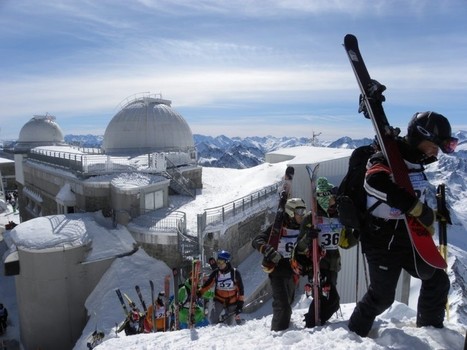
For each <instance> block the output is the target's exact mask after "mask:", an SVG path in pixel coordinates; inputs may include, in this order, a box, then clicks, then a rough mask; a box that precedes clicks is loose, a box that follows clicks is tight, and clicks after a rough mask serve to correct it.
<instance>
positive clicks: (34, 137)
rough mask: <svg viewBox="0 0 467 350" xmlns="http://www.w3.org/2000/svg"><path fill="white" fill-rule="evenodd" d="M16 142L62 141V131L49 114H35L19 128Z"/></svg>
mask: <svg viewBox="0 0 467 350" xmlns="http://www.w3.org/2000/svg"><path fill="white" fill-rule="evenodd" d="M18 142H32V143H37V142H39V143H42V142H48V143H49V142H52V143H54V142H60V143H63V142H65V141H64V138H63V132H62V129H60V126H58V124H57V123H56V122H55V117H53V116H51V115H44V116H40V115H35V116H34V117H32V118H31V120H30V121H28V122H27V123H26V124H24V126H23V127H22V128H21V131H20V132H19V137H18Z"/></svg>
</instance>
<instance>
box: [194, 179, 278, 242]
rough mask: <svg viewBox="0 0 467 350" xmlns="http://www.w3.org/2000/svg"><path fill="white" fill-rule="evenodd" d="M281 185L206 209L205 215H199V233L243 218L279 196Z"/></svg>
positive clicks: (268, 187) (274, 185)
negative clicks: (213, 226) (247, 213)
mask: <svg viewBox="0 0 467 350" xmlns="http://www.w3.org/2000/svg"><path fill="white" fill-rule="evenodd" d="M280 184H281V182H278V183H276V184H273V185H270V186H267V187H265V188H262V189H260V190H259V191H256V192H253V193H251V194H249V195H247V196H244V197H241V198H239V199H236V200H234V201H232V202H229V203H226V204H223V205H221V206H218V207H214V208H208V209H205V210H204V212H203V214H200V215H198V233H201V232H203V231H204V230H205V229H206V227H208V226H210V225H217V224H222V223H224V222H226V221H227V220H231V219H233V218H235V217H238V216H243V215H244V214H245V212H246V211H251V209H252V208H254V207H256V206H257V205H259V204H262V203H264V202H266V201H268V200H270V198H271V197H272V196H277V193H278V188H279V186H280Z"/></svg>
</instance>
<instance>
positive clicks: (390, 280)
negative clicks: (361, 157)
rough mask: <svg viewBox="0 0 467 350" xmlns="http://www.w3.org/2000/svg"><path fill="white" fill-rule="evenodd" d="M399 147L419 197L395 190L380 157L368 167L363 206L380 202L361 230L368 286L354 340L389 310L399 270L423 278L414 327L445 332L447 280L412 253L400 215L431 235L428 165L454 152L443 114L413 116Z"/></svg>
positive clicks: (353, 321)
mask: <svg viewBox="0 0 467 350" xmlns="http://www.w3.org/2000/svg"><path fill="white" fill-rule="evenodd" d="M397 145H398V148H399V150H400V152H401V155H402V157H403V159H404V161H405V164H406V165H407V168H408V171H409V174H410V178H411V181H412V184H413V187H414V190H415V193H416V194H417V197H415V196H413V195H411V194H410V193H408V192H407V191H406V190H405V189H403V188H401V187H399V186H397V185H396V184H395V183H394V182H393V181H392V174H391V171H390V168H389V166H388V163H387V161H386V159H384V156H383V154H382V153H381V152H378V153H376V154H375V155H373V156H372V157H371V158H370V159H369V162H368V167H367V168H368V170H367V173H366V176H365V183H364V188H365V190H366V192H367V207H370V206H371V205H372V204H373V203H374V202H376V201H377V200H380V201H382V202H383V203H382V204H380V205H379V206H378V207H377V208H376V209H375V210H373V211H372V212H371V215H369V219H368V222H367V224H366V229H365V230H362V233H361V242H362V250H363V252H364V253H365V254H366V258H367V261H368V266H369V275H370V286H369V287H368V291H367V293H366V294H365V295H364V296H363V298H362V299H361V300H360V301H359V302H358V303H357V306H356V307H355V309H354V311H353V313H352V315H351V317H350V320H349V329H350V330H351V331H353V332H355V333H357V334H358V335H360V336H362V337H365V336H367V335H368V333H369V331H370V329H371V327H372V325H373V322H374V320H375V317H376V316H377V315H379V314H381V313H382V312H383V311H384V310H386V309H387V308H388V307H390V306H391V304H392V303H393V301H394V297H395V290H396V285H397V281H398V279H399V275H400V273H401V270H402V269H404V270H406V271H407V272H408V273H409V274H410V275H411V276H413V277H415V278H418V279H421V281H422V282H421V288H420V295H419V298H418V305H417V321H416V322H417V326H418V327H423V326H433V327H436V328H442V327H443V321H444V308H445V305H446V302H447V295H448V292H449V287H450V285H449V279H448V276H447V274H446V272H445V271H444V270H442V269H435V268H433V267H431V266H429V265H428V264H426V263H425V262H424V261H423V260H422V259H421V258H420V257H419V256H418V254H417V253H416V251H415V250H414V248H413V246H412V244H411V241H410V237H409V235H408V233H407V229H406V226H405V223H404V220H403V218H404V214H405V215H409V216H412V217H414V218H415V219H416V220H417V221H418V222H419V223H420V224H421V225H423V226H424V227H425V228H427V230H428V231H429V232H430V233H431V234H433V233H434V221H435V218H436V214H435V212H434V210H433V209H431V208H430V207H429V206H427V205H426V203H425V195H426V193H427V188H428V180H427V178H426V175H425V174H424V172H423V171H424V166H425V165H426V164H430V163H433V162H435V161H437V158H436V157H437V155H438V152H439V149H441V150H442V151H443V152H444V153H452V152H454V150H455V148H456V145H457V139H455V138H453V137H451V125H450V124H449V121H448V120H447V119H446V118H445V117H444V116H442V115H441V114H438V113H435V112H423V113H416V114H415V115H414V116H413V118H412V119H411V121H410V122H409V125H408V132H407V135H406V136H405V137H398V139H397Z"/></svg>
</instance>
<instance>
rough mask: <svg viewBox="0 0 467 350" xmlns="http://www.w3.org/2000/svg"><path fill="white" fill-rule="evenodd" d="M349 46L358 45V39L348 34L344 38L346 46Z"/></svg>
mask: <svg viewBox="0 0 467 350" xmlns="http://www.w3.org/2000/svg"><path fill="white" fill-rule="evenodd" d="M348 44H358V41H357V37H356V36H355V35H353V34H347V35H346V36H345V37H344V45H345V46H347V45H348Z"/></svg>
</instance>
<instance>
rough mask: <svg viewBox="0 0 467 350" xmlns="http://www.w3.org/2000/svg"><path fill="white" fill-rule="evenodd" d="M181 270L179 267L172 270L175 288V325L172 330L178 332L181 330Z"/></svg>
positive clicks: (173, 311) (173, 312) (173, 310)
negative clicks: (179, 300)
mask: <svg viewBox="0 0 467 350" xmlns="http://www.w3.org/2000/svg"><path fill="white" fill-rule="evenodd" d="M179 275H180V270H179V269H178V268H177V267H174V268H173V269H172V277H173V286H174V300H173V309H172V314H173V325H172V327H171V328H172V330H178V329H179V328H180V319H179V317H180V316H179V305H178V285H179V283H180V278H179Z"/></svg>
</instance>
